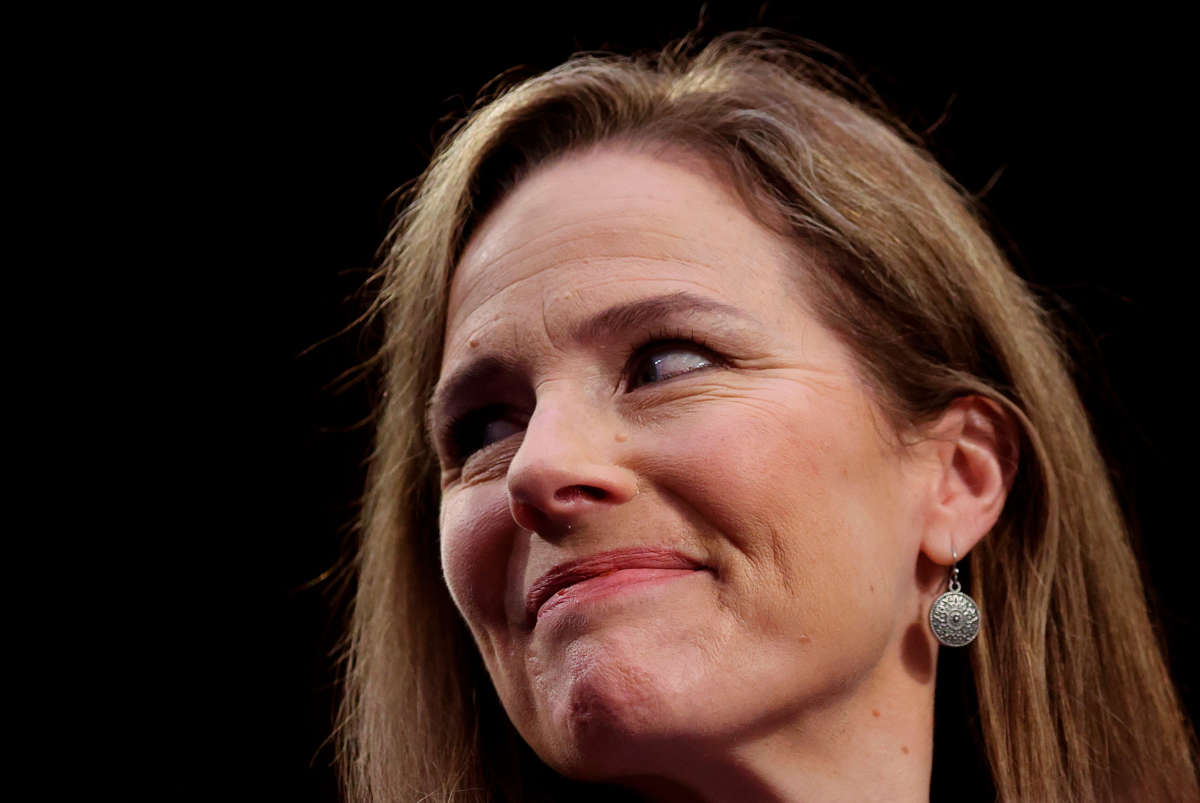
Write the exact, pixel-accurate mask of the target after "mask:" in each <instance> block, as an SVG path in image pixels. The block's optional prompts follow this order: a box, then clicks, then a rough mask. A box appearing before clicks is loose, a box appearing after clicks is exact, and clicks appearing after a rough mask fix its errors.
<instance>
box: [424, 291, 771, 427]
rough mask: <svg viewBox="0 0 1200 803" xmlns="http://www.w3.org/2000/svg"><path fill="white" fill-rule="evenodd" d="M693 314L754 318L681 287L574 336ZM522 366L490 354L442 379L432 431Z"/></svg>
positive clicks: (619, 308) (616, 310)
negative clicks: (461, 402) (475, 390)
mask: <svg viewBox="0 0 1200 803" xmlns="http://www.w3.org/2000/svg"><path fill="white" fill-rule="evenodd" d="M690 315H710V316H711V315H716V316H721V317H728V318H735V319H737V320H739V321H744V322H753V321H754V318H752V317H751V316H750V315H749V314H747V313H746V312H744V311H743V310H740V309H738V308H737V307H734V306H731V305H729V304H725V303H723V302H721V301H717V300H715V299H711V298H705V297H704V296H699V295H696V294H694V293H688V292H685V291H679V292H675V293H666V294H664V295H659V296H649V297H647V298H640V299H637V300H635V301H629V302H626V303H624V304H617V305H614V306H612V307H609V308H608V309H605V310H602V311H600V312H598V313H596V314H595V315H593V316H591V317H590V318H587V319H586V320H584V321H581V322H580V323H578V324H577V325H575V326H574V327H572V328H571V330H570V335H571V337H572V339H574V340H576V341H578V342H585V343H586V342H592V341H595V340H599V339H601V338H602V337H604V336H605V335H606V334H608V333H611V332H623V331H630V330H638V329H647V328H650V327H651V326H654V325H655V324H661V323H662V322H663V321H664V320H667V319H670V318H680V317H686V316H690ZM519 371H520V369H519V366H518V365H517V364H516V363H515V362H513V361H512V360H509V359H507V358H505V357H502V356H499V355H495V354H493V355H488V356H483V357H480V358H479V359H476V360H473V361H472V362H470V363H468V364H467V365H465V366H463V367H462V368H459V369H458V370H457V371H455V372H454V373H453V374H451V375H450V377H449V378H448V379H446V380H445V381H444V382H441V383H439V385H438V387H437V389H436V390H435V391H434V393H433V396H432V397H431V398H430V400H429V404H428V406H427V408H426V413H425V424H426V427H427V428H428V431H429V432H431V433H434V432H436V430H435V429H434V414H435V413H440V412H442V411H443V410H445V409H446V408H447V407H448V406H449V405H450V404H451V402H452V401H454V400H456V399H458V398H461V397H462V396H464V395H467V393H468V392H469V390H470V388H471V387H472V386H475V385H479V384H482V383H484V382H487V381H489V380H491V379H492V378H494V377H497V376H501V375H504V374H513V373H519Z"/></svg>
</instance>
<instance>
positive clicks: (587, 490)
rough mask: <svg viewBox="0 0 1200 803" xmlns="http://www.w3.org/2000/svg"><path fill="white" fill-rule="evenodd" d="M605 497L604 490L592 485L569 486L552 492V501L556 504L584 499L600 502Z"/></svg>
mask: <svg viewBox="0 0 1200 803" xmlns="http://www.w3.org/2000/svg"><path fill="white" fill-rule="evenodd" d="M607 496H608V494H607V493H606V492H605V491H604V489H602V488H597V487H596V486H594V485H569V486H567V487H566V488H559V489H558V490H557V491H555V492H554V499H555V501H557V502H575V501H581V500H584V499H589V500H592V501H600V500H602V499H604V498H605V497H607Z"/></svg>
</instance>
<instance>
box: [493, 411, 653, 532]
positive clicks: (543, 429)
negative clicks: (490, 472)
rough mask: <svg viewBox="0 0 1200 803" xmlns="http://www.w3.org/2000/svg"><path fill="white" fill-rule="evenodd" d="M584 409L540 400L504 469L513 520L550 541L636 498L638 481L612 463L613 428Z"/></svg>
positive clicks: (614, 440)
mask: <svg viewBox="0 0 1200 803" xmlns="http://www.w3.org/2000/svg"><path fill="white" fill-rule="evenodd" d="M604 420H605V417H604V416H603V415H599V416H598V415H596V414H595V413H594V411H589V410H588V409H586V407H584V406H578V405H570V404H568V403H565V402H559V401H554V400H544V401H542V402H540V403H539V404H538V406H537V409H535V410H534V413H533V416H532V417H531V418H530V419H529V423H528V424H527V425H526V428H525V436H524V438H523V440H522V442H521V446H520V448H519V449H518V450H517V453H516V454H515V455H514V456H513V460H512V462H511V463H510V464H509V467H508V499H509V509H510V510H511V512H512V517H513V520H514V521H515V522H516V523H517V524H518V525H519V526H521V527H523V528H524V529H526V530H532V531H533V532H536V533H538V534H540V535H543V536H547V537H550V536H553V535H554V534H555V533H556V532H561V531H565V530H566V529H569V528H570V526H572V525H573V524H575V523H577V522H578V521H579V520H580V519H582V518H585V517H586V516H588V515H589V514H592V513H595V512H599V511H602V510H605V509H610V508H612V507H614V506H617V505H622V504H624V503H625V502H628V501H629V500H630V499H632V498H633V497H634V496H636V495H637V476H636V475H635V474H634V472H633V471H632V470H630V469H628V468H625V467H624V466H621V465H618V463H617V462H616V454H615V452H616V448H617V445H618V444H617V440H616V438H615V432H614V427H613V426H611V425H606V424H605V423H604Z"/></svg>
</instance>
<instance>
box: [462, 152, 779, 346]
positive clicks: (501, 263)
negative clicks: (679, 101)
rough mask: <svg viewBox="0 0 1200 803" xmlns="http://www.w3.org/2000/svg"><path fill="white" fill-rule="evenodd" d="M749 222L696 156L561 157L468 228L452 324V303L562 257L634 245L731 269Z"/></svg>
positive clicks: (617, 252)
mask: <svg viewBox="0 0 1200 803" xmlns="http://www.w3.org/2000/svg"><path fill="white" fill-rule="evenodd" d="M681 194H682V195H685V196H686V207H687V208H686V210H681V209H680V208H679V206H680V196H681ZM681 211H683V212H684V214H680V212H681ZM701 221H702V222H701ZM748 222H750V223H753V222H754V221H752V219H751V218H750V216H749V214H748V213H747V211H746V210H745V209H744V207H743V206H742V204H741V202H740V201H739V200H738V199H737V198H736V195H735V193H734V192H733V190H732V189H731V188H729V187H727V186H726V185H725V184H724V183H723V182H722V181H721V180H720V179H719V178H718V177H717V176H716V174H715V172H714V171H713V170H711V169H710V168H707V166H706V163H704V162H703V161H702V160H699V159H698V158H693V159H690V160H685V161H680V160H679V159H664V158H662V157H660V156H650V155H647V154H645V153H639V152H637V151H636V150H633V149H629V148H616V147H614V146H608V147H606V148H599V149H595V150H592V151H589V152H587V153H584V154H577V155H572V156H569V157H565V158H564V159H562V160H559V161H556V162H554V163H552V164H551V165H549V166H546V167H544V168H542V169H541V170H540V171H536V172H534V173H533V174H532V175H530V176H529V177H527V178H526V179H524V180H523V181H522V182H521V183H520V184H519V185H518V186H517V187H516V188H515V189H514V190H513V191H512V193H511V194H510V195H509V196H508V197H507V198H506V199H505V200H504V201H502V202H501V204H500V205H499V206H498V207H497V208H496V209H495V210H494V211H493V212H492V213H491V214H489V215H488V217H487V218H486V219H485V220H484V221H483V223H482V224H481V226H480V227H479V229H478V230H477V231H476V232H475V235H474V236H473V237H472V238H471V241H470V242H469V243H468V244H467V247H466V249H465V250H464V252H463V256H462V258H461V260H460V262H459V265H458V267H457V269H456V270H455V272H454V276H453V279H452V282H451V289H450V307H449V310H450V312H451V316H450V325H454V324H455V323H456V322H458V321H461V316H460V315H459V314H458V311H459V310H460V309H470V308H473V307H477V306H479V305H480V304H481V303H483V300H484V299H486V298H487V297H489V296H491V295H493V294H494V293H495V292H496V291H497V290H498V289H499V288H500V286H502V285H511V284H514V283H516V282H519V281H522V280H524V279H526V278H528V277H530V276H534V275H536V274H537V273H539V272H540V271H542V270H544V269H545V268H547V267H550V266H552V265H555V264H560V263H563V262H569V261H573V260H585V261H586V260H590V259H597V258H602V257H608V258H613V259H616V258H620V257H622V256H626V255H630V252H631V251H634V252H636V257H638V258H643V259H646V258H656V259H663V260H671V259H674V260H678V261H682V262H688V263H697V264H703V265H707V266H709V267H710V268H711V267H712V266H715V265H735V264H737V263H738V262H739V256H740V255H741V252H740V249H739V245H741V244H742V241H744V240H745V236H746V233H747V226H746V224H747V223H748ZM754 228H755V229H757V230H758V232H759V233H760V234H762V235H767V236H764V237H759V238H756V243H755V245H756V246H757V248H759V249H760V250H762V249H764V247H765V246H768V245H775V248H774V249H773V250H774V251H775V253H774V254H773V256H776V257H778V256H780V255H781V254H782V253H784V252H786V251H787V250H788V249H787V244H786V243H785V241H783V240H782V238H778V235H774V234H773V233H771V232H769V230H767V229H766V228H765V227H762V226H761V225H760V224H757V223H755V224H754ZM743 259H744V256H743Z"/></svg>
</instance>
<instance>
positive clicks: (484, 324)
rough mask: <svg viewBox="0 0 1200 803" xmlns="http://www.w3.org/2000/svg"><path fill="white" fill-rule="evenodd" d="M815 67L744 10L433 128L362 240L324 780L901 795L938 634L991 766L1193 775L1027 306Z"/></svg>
mask: <svg viewBox="0 0 1200 803" xmlns="http://www.w3.org/2000/svg"><path fill="white" fill-rule="evenodd" d="M840 91H841V89H840V88H839V87H838V86H837V85H836V82H832V81H830V80H828V79H826V78H822V77H821V75H820V72H819V71H818V70H816V69H815V68H814V67H812V66H811V65H808V64H807V63H806V62H804V61H803V60H802V59H800V58H799V57H796V56H794V55H792V54H790V53H789V52H788V51H787V50H786V49H783V48H780V47H777V46H774V45H771V44H769V43H765V42H763V41H760V40H758V39H756V38H755V37H753V36H744V35H735V36H728V37H724V38H721V39H719V40H717V41H716V42H714V43H713V44H711V45H710V46H709V47H707V48H705V49H704V50H703V51H702V52H701V53H699V54H698V55H696V56H695V57H683V56H680V55H678V54H677V53H668V54H666V55H664V56H662V57H660V58H659V59H657V60H648V61H641V62H635V61H629V60H622V59H615V58H592V57H583V58H577V59H575V60H572V61H571V62H569V63H567V64H566V65H563V66H562V67H560V68H558V69H556V70H554V71H551V72H550V73H547V74H546V75H543V76H541V77H538V78H534V79H531V80H529V81H526V82H524V83H522V84H520V85H518V86H516V87H514V88H512V89H511V90H509V91H507V92H505V93H503V94H501V95H499V96H498V97H496V98H495V99H493V100H491V101H490V102H488V103H486V104H484V105H482V106H480V107H479V108H477V109H476V110H475V111H474V112H473V114H472V115H471V117H470V118H469V119H468V120H467V121H466V122H465V123H464V124H463V125H462V126H461V127H459V128H458V129H457V130H455V131H454V132H452V134H451V135H450V136H449V137H448V138H447V140H446V141H445V142H444V143H443V145H442V147H441V148H440V149H439V151H438V153H437V155H436V156H435V158H434V160H433V163H432V164H431V165H430V167H429V169H428V170H427V172H426V173H425V175H424V176H423V177H422V179H421V181H420V182H419V184H418V185H417V187H416V188H415V189H414V190H413V192H412V195H411V198H410V201H409V204H408V206H407V208H406V211H405V212H404V214H403V216H402V218H401V220H400V221H399V223H398V225H397V228H396V232H395V237H394V241H393V243H392V247H391V250H390V253H389V255H388V258H387V260H386V262H385V265H384V267H383V270H382V273H381V278H382V284H381V288H380V293H379V297H378V305H377V311H378V312H379V313H380V314H381V315H382V316H384V318H385V320H386V327H387V329H386V342H385V344H384V347H383V349H382V351H381V353H380V363H381V365H382V367H383V368H384V371H385V372H386V376H387V383H386V394H385V400H384V403H383V404H382V406H381V411H380V419H379V424H378V443H377V449H376V452H375V454H374V456H373V460H372V472H371V480H370V489H369V493H368V504H367V508H366V513H365V519H364V538H363V541H362V548H361V553H360V556H359V560H360V562H359V572H360V575H359V591H358V597H357V603H356V607H355V612H354V625H353V630H352V636H351V642H350V653H349V656H350V664H349V675H348V690H347V698H346V707H345V721H344V723H343V729H342V737H343V747H344V753H343V758H344V768H345V777H346V780H347V783H348V788H349V790H350V793H351V796H352V797H353V798H355V799H363V800H372V799H377V800H408V799H413V800H415V799H425V800H451V799H453V800H472V799H478V800H561V799H587V798H588V797H589V796H591V795H595V796H596V797H597V798H598V799H614V797H619V796H620V795H622V794H628V795H630V796H631V797H635V798H636V797H641V798H645V799H652V800H676V799H678V800H691V799H696V800H920V799H927V798H928V796H929V790H930V774H931V767H932V756H933V750H934V727H933V708H934V690H935V687H936V685H937V681H938V678H937V674H938V673H937V665H938V660H937V657H938V655H939V652H940V651H942V650H943V648H942V647H940V646H939V642H940V643H942V644H947V643H951V644H959V645H962V644H964V643H965V646H962V647H945V648H944V649H945V650H949V649H966V650H969V651H970V653H971V658H970V660H971V664H972V668H973V692H974V694H973V697H969V698H968V700H970V699H973V698H977V700H978V703H977V705H978V714H977V716H978V726H979V730H980V735H981V739H982V742H983V744H984V746H985V749H986V756H987V763H988V767H989V770H990V773H989V774H990V776H991V777H990V782H991V783H992V784H993V785H994V788H995V790H996V793H997V795H998V796H999V797H1000V798H1001V799H1004V800H1056V801H1065V800H1080V801H1083V800H1088V801H1090V800H1108V799H1112V800H1142V799H1145V800H1196V799H1200V793H1198V791H1197V781H1196V773H1195V766H1194V761H1193V758H1192V757H1193V756H1194V755H1195V751H1194V748H1193V746H1192V737H1191V734H1190V730H1189V727H1188V725H1187V723H1186V721H1185V718H1184V716H1183V714H1182V712H1181V709H1180V706H1179V703H1178V701H1177V699H1176V696H1175V693H1174V690H1173V688H1172V686H1171V683H1170V680H1169V677H1168V675H1167V672H1166V669H1165V666H1164V663H1163V660H1162V657H1161V654H1160V652H1159V649H1158V646H1157V644H1156V642H1155V640H1154V637H1153V633H1152V630H1151V627H1150V622H1149V617H1148V614H1147V610H1146V605H1145V601H1144V594H1143V589H1142V587H1141V585H1140V580H1139V576H1138V571H1137V567H1136V565H1135V562H1134V559H1133V555H1132V552H1131V550H1130V548H1129V545H1128V539H1127V536H1126V533H1125V528H1124V525H1123V523H1122V520H1121V516H1120V512H1119V510H1118V508H1117V506H1116V504H1115V502H1114V499H1113V494H1112V491H1111V488H1110V486H1109V482H1108V479H1107V475H1106V472H1105V469H1104V466H1103V464H1102V461H1101V459H1100V457H1099V455H1098V453H1097V450H1096V447H1095V444H1094V442H1093V438H1092V436H1091V434H1090V431H1089V429H1088V426H1087V421H1086V417H1085V414H1084V412H1083V410H1082V408H1081V406H1080V404H1079V401H1078V396H1077V394H1076V392H1075V390H1074V388H1073V387H1072V385H1071V382H1070V380H1069V377H1068V374H1067V371H1066V369H1065V367H1064V359H1063V357H1062V355H1061V353H1060V350H1059V348H1058V346H1057V344H1056V342H1055V340H1054V338H1053V337H1052V336H1051V333H1050V329H1049V326H1048V323H1047V320H1046V316H1045V314H1044V313H1043V311H1042V310H1041V309H1040V308H1039V306H1038V304H1037V302H1036V300H1035V299H1034V298H1033V296H1032V294H1031V293H1030V292H1029V291H1028V289H1027V288H1026V287H1025V286H1024V285H1023V284H1022V282H1021V281H1020V280H1019V279H1017V278H1016V276H1015V275H1014V274H1013V273H1012V271H1011V269H1010V268H1009V267H1008V266H1007V265H1006V263H1005V262H1004V259H1003V257H1002V256H1001V254H1000V253H999V251H998V249H997V248H996V247H995V245H994V244H993V243H992V242H991V240H990V239H989V238H988V236H987V235H986V233H985V232H984V230H983V229H982V227H981V226H980V225H979V223H978V222H977V220H976V217H975V215H974V212H973V210H972V208H971V206H970V204H969V202H968V201H967V200H966V199H965V198H964V197H963V195H962V194H961V192H960V191H958V190H957V189H956V188H955V187H954V186H953V185H952V183H951V182H950V180H949V179H948V178H947V177H946V176H945V175H944V174H943V173H942V172H941V171H940V170H939V168H938V167H937V166H936V165H935V164H933V162H932V161H931V160H930V159H929V157H928V156H927V155H926V154H925V153H924V152H922V151H921V150H920V149H919V148H917V147H916V146H914V145H913V144H911V143H910V142H909V141H907V139H906V138H905V136H903V135H902V134H900V133H897V131H896V130H895V129H894V128H892V127H889V126H888V125H886V124H885V123H883V122H881V121H880V120H879V119H878V118H877V116H873V115H872V114H870V113H868V112H866V111H864V110H863V109H862V108H860V107H859V106H857V105H855V104H853V103H851V102H849V101H847V100H845V99H843V98H842V97H841V95H840V94H839V93H840ZM959 572H962V573H963V574H962V579H965V580H966V581H967V582H968V587H967V588H965V589H964V590H965V591H966V592H967V593H969V595H970V597H972V598H973V600H974V602H973V603H972V602H970V601H968V600H966V598H964V597H962V596H958V595H952V596H950V597H943V596H942V595H943V593H944V592H946V590H947V586H948V585H949V586H950V588H951V589H956V588H957V587H958V585H957V584H958V582H959V579H960V578H959V574H958V573H959ZM948 603H954V604H956V605H957V607H953V606H952V607H951V608H950V609H948V610H946V609H944V607H945V606H946V605H947V604H948ZM974 605H977V606H978V607H977V609H976V608H975V607H974ZM976 624H977V625H978V628H979V629H978V635H977V636H976V635H975V632H974V629H973V627H972V626H974V625H976ZM935 630H936V631H937V632H936V633H935ZM970 705H971V703H970V702H968V703H966V704H964V708H965V707H967V706H970ZM974 717H976V712H975V711H973V710H963V711H962V718H963V719H964V720H969V719H973V718H974ZM938 749H939V750H941V749H943V746H941V745H939V748H938Z"/></svg>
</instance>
